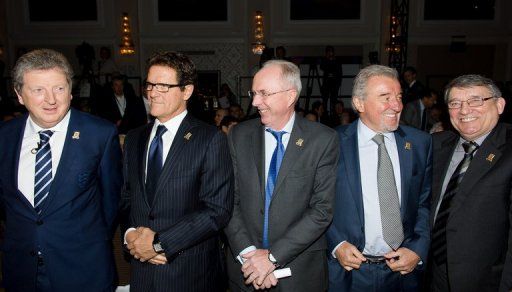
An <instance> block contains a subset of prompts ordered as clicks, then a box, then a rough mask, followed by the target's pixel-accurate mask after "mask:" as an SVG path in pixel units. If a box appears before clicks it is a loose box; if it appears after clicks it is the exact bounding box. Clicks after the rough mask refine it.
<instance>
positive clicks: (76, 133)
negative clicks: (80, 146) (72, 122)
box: [71, 131, 80, 140]
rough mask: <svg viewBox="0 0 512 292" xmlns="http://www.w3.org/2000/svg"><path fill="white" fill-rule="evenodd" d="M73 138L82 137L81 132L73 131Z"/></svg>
mask: <svg viewBox="0 0 512 292" xmlns="http://www.w3.org/2000/svg"><path fill="white" fill-rule="evenodd" d="M71 138H73V139H76V140H78V139H80V132H78V131H75V132H73V137H71Z"/></svg>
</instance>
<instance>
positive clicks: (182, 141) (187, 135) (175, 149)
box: [153, 114, 195, 202]
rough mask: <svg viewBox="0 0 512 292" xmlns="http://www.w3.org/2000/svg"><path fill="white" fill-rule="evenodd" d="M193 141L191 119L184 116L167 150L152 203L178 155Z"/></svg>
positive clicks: (188, 116) (168, 175)
mask: <svg viewBox="0 0 512 292" xmlns="http://www.w3.org/2000/svg"><path fill="white" fill-rule="evenodd" d="M192 139H195V136H194V131H193V125H192V123H191V117H190V115H189V114H187V115H186V116H185V118H184V119H183V121H182V122H181V125H180V126H179V128H178V131H177V132H176V135H175V136H174V140H173V141H172V145H171V149H169V153H168V154H167V158H166V159H165V163H164V166H163V168H162V173H161V175H160V178H159V179H158V183H157V185H156V189H155V198H154V200H153V202H156V198H157V196H158V194H159V190H160V188H161V187H162V184H163V182H165V181H168V180H169V177H170V176H171V173H172V169H173V167H174V166H175V165H176V162H177V161H178V159H179V158H180V153H181V151H183V149H184V148H185V147H186V146H187V144H188V143H189V142H190V141H191V140H192Z"/></svg>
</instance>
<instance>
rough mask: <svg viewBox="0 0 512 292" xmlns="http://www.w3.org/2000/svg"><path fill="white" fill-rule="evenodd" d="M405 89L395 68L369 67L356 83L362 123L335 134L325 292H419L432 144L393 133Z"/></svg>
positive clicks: (406, 130)
mask: <svg viewBox="0 0 512 292" xmlns="http://www.w3.org/2000/svg"><path fill="white" fill-rule="evenodd" d="M401 98H402V90H401V88H400V83H399V81H398V73H397V72H396V70H395V69H391V68H389V67H385V66H381V65H371V66H368V67H366V68H364V69H362V70H361V71H360V72H359V74H358V75H357V76H356V79H355V80H354V89H353V92H352V103H353V105H354V107H355V109H356V110H357V111H358V112H359V117H360V118H359V120H357V121H355V122H353V123H352V124H350V125H348V126H345V127H342V128H339V129H338V134H339V136H340V144H341V156H340V162H339V166H338V177H337V185H336V198H335V205H334V217H333V222H332V225H331V226H330V228H329V230H328V231H327V240H328V246H329V290H330V291H390V292H391V291H393V292H395V291H417V289H418V286H419V284H420V283H419V278H420V276H421V275H420V273H419V270H420V269H422V267H423V266H424V265H425V261H426V259H427V253H428V246H429V238H430V236H429V235H430V231H429V224H428V219H429V202H430V184H431V174H432V148H431V147H432V145H431V144H432V143H431V138H430V136H429V135H428V134H426V133H424V132H421V131H419V130H417V129H414V128H411V127H407V126H400V127H399V126H398V123H399V120H400V113H401V111H402V101H401Z"/></svg>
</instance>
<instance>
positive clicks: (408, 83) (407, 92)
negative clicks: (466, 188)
mask: <svg viewBox="0 0 512 292" xmlns="http://www.w3.org/2000/svg"><path fill="white" fill-rule="evenodd" d="M403 75H404V81H405V86H404V95H403V99H402V102H403V104H408V103H409V102H411V101H413V100H417V99H419V98H421V97H422V96H421V94H422V92H423V90H424V89H425V86H424V85H423V84H422V83H421V82H420V81H418V80H416V77H417V71H416V68H414V67H410V66H409V67H405V69H404V74H403Z"/></svg>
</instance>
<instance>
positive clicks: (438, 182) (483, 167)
mask: <svg viewBox="0 0 512 292" xmlns="http://www.w3.org/2000/svg"><path fill="white" fill-rule="evenodd" d="M445 101H446V104H447V105H448V111H449V114H450V121H451V123H452V125H453V127H454V128H455V130H456V132H451V131H445V132H440V133H436V134H434V136H433V145H434V166H433V169H434V177H433V178H434V179H433V184H432V213H431V221H430V222H431V226H432V244H431V249H430V257H431V260H430V261H429V266H430V268H429V274H430V275H429V282H430V286H431V287H430V288H431V291H511V289H512V230H511V229H512V222H511V220H512V208H511V202H512V196H511V193H512V185H511V183H510V182H511V181H512V127H511V126H510V125H507V124H501V123H498V120H499V116H500V114H501V113H503V110H504V108H505V100H504V99H503V98H502V95H501V92H500V90H499V89H498V87H497V86H496V85H495V84H494V82H493V81H492V80H490V79H488V78H485V77H483V76H480V75H463V76H460V77H457V78H455V79H454V80H452V81H451V82H450V83H449V84H448V86H447V88H446V91H445Z"/></svg>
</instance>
